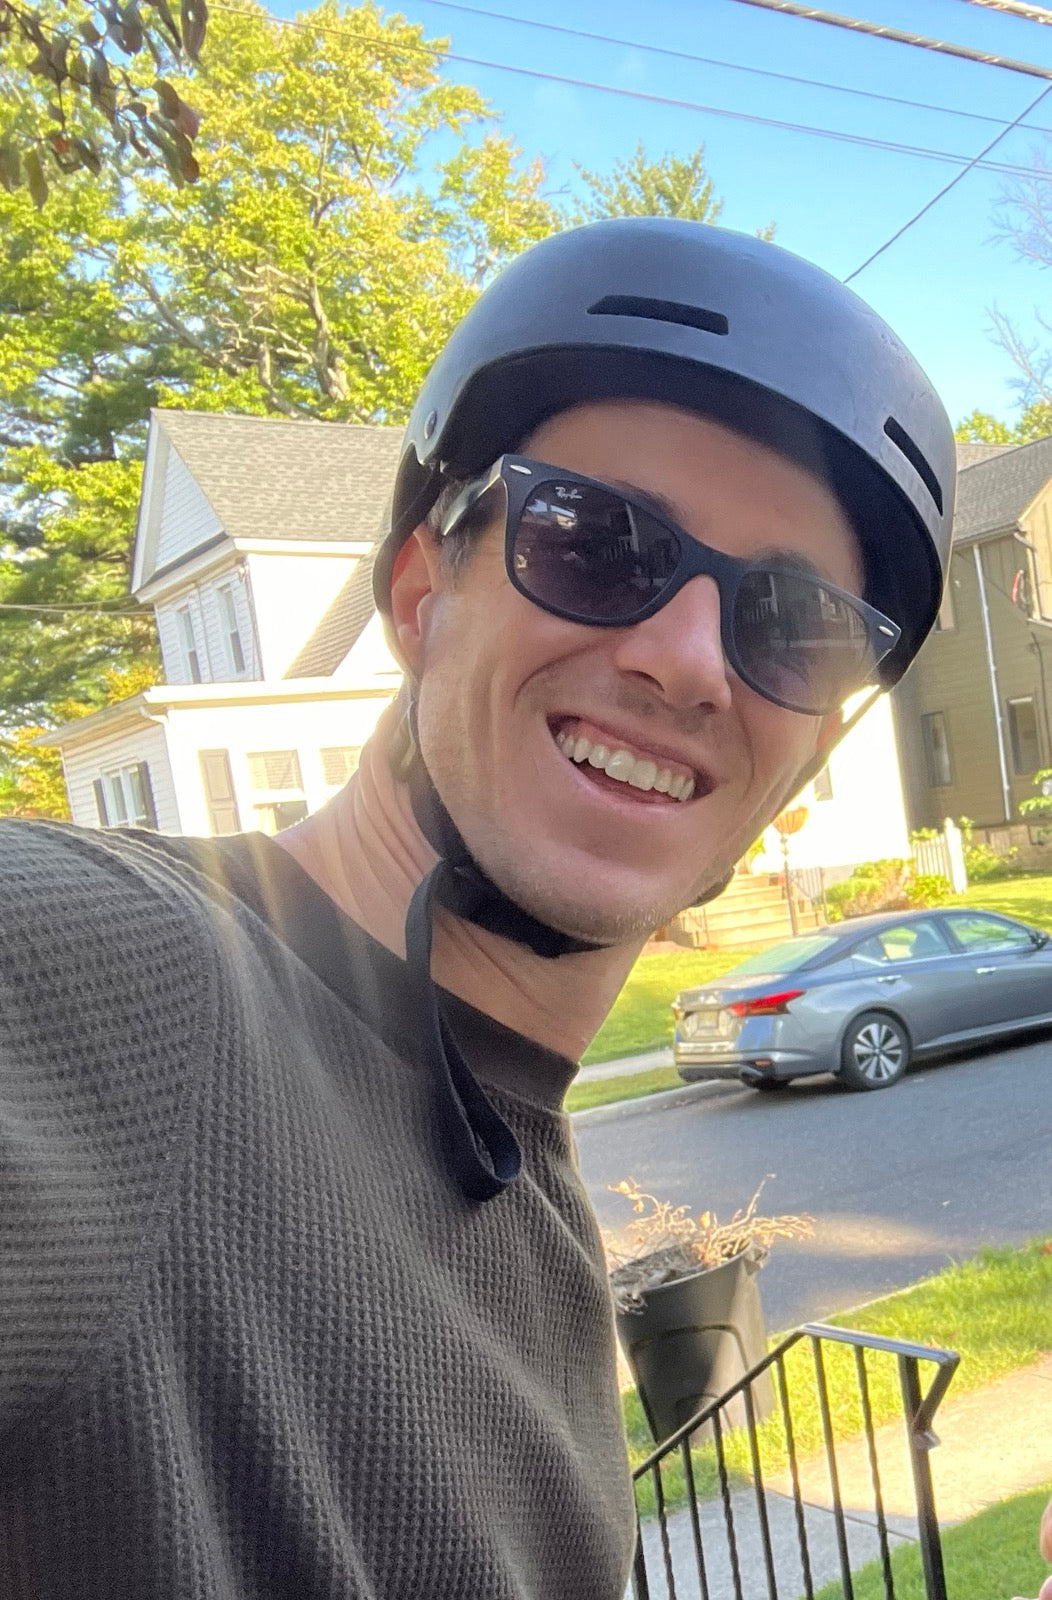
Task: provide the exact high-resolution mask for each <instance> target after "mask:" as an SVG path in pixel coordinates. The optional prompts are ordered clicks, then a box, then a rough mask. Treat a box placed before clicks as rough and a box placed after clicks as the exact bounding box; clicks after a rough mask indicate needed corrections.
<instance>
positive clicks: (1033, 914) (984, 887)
mask: <svg viewBox="0 0 1052 1600" xmlns="http://www.w3.org/2000/svg"><path fill="white" fill-rule="evenodd" d="M953 903H954V905H962V906H977V907H980V908H981V909H982V910H983V911H1003V912H1004V914H1005V916H1007V917H1018V918H1019V919H1020V921H1022V922H1033V923H1035V924H1036V926H1037V927H1039V928H1047V929H1048V930H1049V932H1050V933H1052V875H1049V874H1047V873H1045V874H1039V873H1035V874H1034V875H1033V876H1032V877H1027V878H1001V879H994V880H993V881H992V882H990V883H973V884H971V885H970V886H969V888H968V889H967V890H966V891H965V893H964V894H962V895H955V896H954V902H953Z"/></svg>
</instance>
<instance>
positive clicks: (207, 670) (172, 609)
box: [154, 588, 221, 683]
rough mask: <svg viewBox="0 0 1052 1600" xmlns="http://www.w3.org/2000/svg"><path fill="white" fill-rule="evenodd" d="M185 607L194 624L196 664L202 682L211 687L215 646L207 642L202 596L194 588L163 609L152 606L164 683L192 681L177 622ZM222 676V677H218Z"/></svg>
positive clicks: (176, 596) (181, 627)
mask: <svg viewBox="0 0 1052 1600" xmlns="http://www.w3.org/2000/svg"><path fill="white" fill-rule="evenodd" d="M184 606H185V607H186V608H187V609H188V610H189V612H190V615H191V617H192V618H193V622H194V638H195V640H196V643H197V662H198V666H199V667H200V669H201V682H202V683H212V682H214V681H215V673H214V670H213V667H212V662H213V660H214V659H215V647H216V646H215V642H214V641H213V640H212V639H210V637H209V631H208V628H207V626H206V621H205V611H204V607H203V606H202V604H201V595H200V593H199V592H198V590H197V589H196V588H193V589H184V590H183V591H182V593H181V594H176V595H174V596H173V597H172V598H171V599H169V600H166V601H165V602H164V604H163V605H160V606H155V607H154V612H155V615H156V618H157V637H158V639H159V640H160V644H161V661H162V663H163V666H164V681H165V683H192V682H193V679H192V678H191V676H190V672H189V670H188V668H187V663H186V650H185V648H184V645H183V625H182V622H181V621H180V619H179V612H180V611H182V609H183V607H184ZM220 676H221V675H220Z"/></svg>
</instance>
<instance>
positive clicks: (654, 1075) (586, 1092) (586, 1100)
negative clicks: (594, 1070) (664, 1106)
mask: <svg viewBox="0 0 1052 1600" xmlns="http://www.w3.org/2000/svg"><path fill="white" fill-rule="evenodd" d="M682 1088H683V1079H682V1078H681V1077H680V1075H679V1073H678V1072H677V1071H676V1069H675V1067H651V1068H650V1070H649V1072H629V1073H624V1074H619V1075H618V1076H617V1077H616V1078H593V1079H592V1080H591V1082H588V1081H587V1080H585V1081H584V1082H583V1083H575V1084H572V1085H571V1087H570V1091H569V1093H568V1094H567V1096H566V1102H565V1104H566V1109H567V1111H590V1110H591V1108H592V1107H593V1106H608V1105H611V1104H612V1103H613V1102H614V1101H616V1100H640V1099H642V1097H643V1096H644V1095H647V1094H660V1092H661V1091H662V1090H663V1089H682Z"/></svg>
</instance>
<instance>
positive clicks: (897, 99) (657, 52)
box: [424, 0, 1052, 133]
mask: <svg viewBox="0 0 1052 1600" xmlns="http://www.w3.org/2000/svg"><path fill="white" fill-rule="evenodd" d="M974 3H976V4H981V3H983V0H974ZM424 4H426V5H429V6H437V7H438V8H439V9H440V10H442V11H457V12H460V13H462V14H464V15H465V16H469V17H484V18H486V19H487V20H488V21H492V22H510V23H512V24H513V25H514V26H516V27H521V28H536V29H538V30H539V31H540V32H542V33H558V34H563V35H564V36H565V37H567V38H571V39H584V40H586V41H587V42H588V43H590V44H612V45H617V46H618V47H619V48H620V49H623V50H638V51H639V52H640V53H641V54H643V55H652V56H665V57H667V58H669V59H671V60H673V61H688V62H690V63H691V65H692V66H701V67H718V68H720V69H722V70H724V71H726V72H741V73H745V74H747V75H748V76H749V77H753V78H770V79H773V80H774V81H776V82H778V83H792V84H796V85H798V86H800V87H802V88H806V89H826V90H830V91H831V92H832V93H834V94H848V95H854V96H856V97H857V98H859V99H863V100H876V101H879V102H880V103H881V104H882V105H889V106H908V107H909V108H910V110H912V111H934V112H936V113H938V114H939V115H940V116H946V117H963V118H965V119H966V120H967V121H968V122H988V123H994V124H995V125H996V126H998V127H1002V126H1003V125H1004V118H1003V117H990V116H985V115H984V114H983V113H982V112H981V111H960V110H958V109H957V108H956V107H955V106H940V105H933V104H932V103H931V102H930V101H927V100H909V99H907V98H906V97H905V96H903V95H896V94H880V93H879V92H878V91H877V90H875V89H859V88H855V87H854V86H852V85H850V84H846V83H830V82H829V81H828V79H824V78H805V77H800V76H797V75H796V74H795V73H790V72H774V71H773V70H772V69H771V68H769V67H750V66H747V65H746V64H745V63H744V62H741V61H724V60H722V59H721V58H720V57H718V56H699V55H694V54H693V53H692V52H690V51H687V50H673V49H671V48H670V46H668V45H661V44H644V43H643V42H642V41H641V40H639V39H620V38H617V37H616V36H614V35H613V34H608V33H590V32H588V31H586V30H585V29H584V28H568V27H565V26H564V25H563V24H562V23H558V22H538V21H537V20H536V19H535V18H533V17H517V16H513V15H511V13H509V12H506V11H489V10H485V9H483V8H482V7H481V6H467V5H462V4H461V3H460V0H424ZM1048 15H1049V20H1050V21H1052V13H1049V14H1048ZM1034 131H1035V132H1036V133H1052V128H1035V130H1034Z"/></svg>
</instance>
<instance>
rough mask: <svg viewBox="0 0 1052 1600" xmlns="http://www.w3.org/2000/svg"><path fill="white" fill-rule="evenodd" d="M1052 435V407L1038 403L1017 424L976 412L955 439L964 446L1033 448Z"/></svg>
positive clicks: (964, 421)
mask: <svg viewBox="0 0 1052 1600" xmlns="http://www.w3.org/2000/svg"><path fill="white" fill-rule="evenodd" d="M1049 433H1052V404H1050V403H1049V402H1048V401H1045V400H1037V401H1035V402H1034V403H1033V405H1029V406H1027V408H1026V410H1025V411H1024V412H1023V414H1022V416H1020V417H1019V419H1018V421H1016V422H1014V423H1008V422H1000V421H999V420H998V419H997V418H996V417H992V416H991V415H990V414H989V412H987V411H973V412H971V413H970V414H969V415H968V416H967V417H964V418H962V420H961V421H960V422H959V423H958V424H957V427H956V428H955V429H954V437H955V438H956V439H958V440H960V441H961V442H962V443H966V442H971V443H976V444H1029V442H1030V440H1031V439H1043V438H1044V437H1045V435H1046V434H1049Z"/></svg>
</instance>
